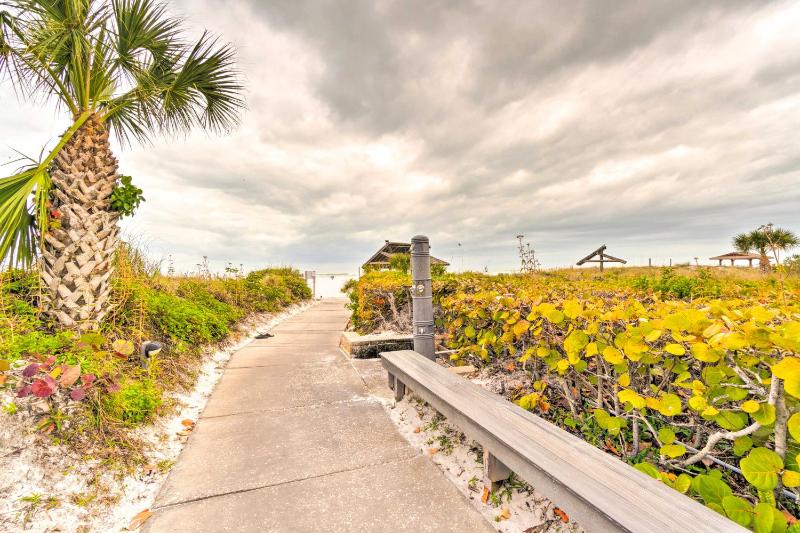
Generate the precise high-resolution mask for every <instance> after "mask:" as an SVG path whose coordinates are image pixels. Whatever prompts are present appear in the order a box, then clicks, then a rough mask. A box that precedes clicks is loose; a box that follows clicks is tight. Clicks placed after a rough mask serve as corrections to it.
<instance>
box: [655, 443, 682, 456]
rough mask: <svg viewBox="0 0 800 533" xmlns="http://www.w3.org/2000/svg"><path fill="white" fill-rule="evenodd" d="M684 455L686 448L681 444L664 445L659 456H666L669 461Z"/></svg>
mask: <svg viewBox="0 0 800 533" xmlns="http://www.w3.org/2000/svg"><path fill="white" fill-rule="evenodd" d="M685 454H686V447H685V446H684V445H683V444H666V445H664V446H662V447H661V455H666V456H667V457H669V458H670V459H675V458H676V457H680V456H681V455H685Z"/></svg>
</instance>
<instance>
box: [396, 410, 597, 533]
mask: <svg viewBox="0 0 800 533" xmlns="http://www.w3.org/2000/svg"><path fill="white" fill-rule="evenodd" d="M384 405H385V406H386V409H387V411H388V413H389V417H390V418H391V419H392V421H393V422H394V423H395V425H396V426H397V428H398V430H399V431H400V434H401V435H403V437H405V438H406V439H407V440H408V441H409V443H411V445H412V446H414V447H416V448H418V449H419V450H421V451H422V453H423V454H425V455H426V456H428V457H430V458H431V460H432V461H433V462H434V463H435V464H436V465H437V466H438V467H439V468H440V469H441V470H442V471H443V472H444V473H445V475H446V476H447V477H448V479H450V481H452V482H453V484H454V485H455V486H456V487H458V489H459V490H460V491H461V492H462V493H463V494H464V495H465V496H466V497H467V499H469V500H470V501H471V502H472V504H473V505H474V506H475V508H476V509H477V510H478V511H480V512H481V513H482V514H483V515H484V516H485V517H486V518H487V519H488V520H490V521H491V522H492V524H494V526H495V527H496V528H497V530H498V531H503V532H508V533H523V532H524V533H539V532H554V531H575V532H579V531H583V529H582V528H580V526H578V525H577V524H575V523H572V522H570V523H567V524H565V523H564V522H563V521H562V520H561V519H560V518H559V517H558V516H556V515H555V513H554V509H555V506H554V505H553V503H552V502H551V501H550V500H548V499H547V498H545V497H544V496H542V495H541V494H539V493H537V492H536V490H535V489H534V488H532V487H530V486H529V485H527V484H525V483H523V482H521V481H519V480H517V482H515V483H513V484H512V486H511V487H508V488H506V489H505V490H504V487H502V486H501V487H500V490H498V495H496V496H499V499H494V500H492V499H491V498H490V499H489V501H488V502H487V503H483V501H482V495H483V465H482V463H481V462H479V457H480V455H481V454H482V451H481V448H480V445H479V444H477V443H474V442H470V441H469V440H468V439H467V438H466V437H465V436H464V435H463V434H462V433H461V432H460V431H458V430H457V429H456V428H454V427H452V426H450V425H448V424H447V422H446V421H438V422H437V421H435V420H434V417H435V416H436V411H434V410H433V409H432V408H431V407H430V406H428V405H427V404H425V403H424V402H423V401H422V400H420V399H419V398H417V397H415V396H413V394H409V395H406V397H405V398H404V399H403V400H402V401H400V402H397V403H395V402H384ZM436 418H437V419H441V417H440V416H438V417H436ZM504 509H505V510H507V512H508V514H509V515H510V517H509V518H507V519H506V518H501V515H502V513H503V511H504Z"/></svg>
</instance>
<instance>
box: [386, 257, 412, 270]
mask: <svg viewBox="0 0 800 533" xmlns="http://www.w3.org/2000/svg"><path fill="white" fill-rule="evenodd" d="M389 268H391V269H392V270H398V271H400V272H402V273H403V274H408V271H409V270H411V255H410V254H394V255H392V257H390V258H389Z"/></svg>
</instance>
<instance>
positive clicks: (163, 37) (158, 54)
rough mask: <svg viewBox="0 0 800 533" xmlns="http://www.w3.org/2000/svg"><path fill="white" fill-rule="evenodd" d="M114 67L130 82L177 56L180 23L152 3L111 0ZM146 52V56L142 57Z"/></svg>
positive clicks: (180, 44)
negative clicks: (115, 63)
mask: <svg viewBox="0 0 800 533" xmlns="http://www.w3.org/2000/svg"><path fill="white" fill-rule="evenodd" d="M113 12H114V22H115V26H116V54H117V65H118V66H119V67H120V68H121V69H123V70H124V71H126V72H127V73H128V74H129V75H130V76H131V77H132V78H133V79H138V78H139V77H140V76H146V75H147V71H148V70H149V69H151V68H154V67H157V66H158V65H161V64H162V63H163V62H169V60H170V57H171V56H174V55H176V54H177V53H179V52H180V49H181V47H182V43H181V28H180V26H181V22H182V21H181V19H179V18H175V17H169V16H167V14H166V6H165V5H164V4H160V3H158V2H154V1H152V0H115V1H114V2H113ZM144 52H146V54H143V53H144Z"/></svg>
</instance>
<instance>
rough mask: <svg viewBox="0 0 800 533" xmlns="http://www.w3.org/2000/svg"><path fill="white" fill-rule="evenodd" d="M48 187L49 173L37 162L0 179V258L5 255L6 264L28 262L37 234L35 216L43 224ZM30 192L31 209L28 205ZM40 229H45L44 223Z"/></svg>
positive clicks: (34, 252) (33, 249) (34, 251)
mask: <svg viewBox="0 0 800 533" xmlns="http://www.w3.org/2000/svg"><path fill="white" fill-rule="evenodd" d="M49 190H50V176H49V174H48V173H47V172H46V171H45V170H43V169H41V168H39V167H38V166H36V167H33V168H29V169H26V170H24V171H22V172H20V173H19V174H15V175H14V176H10V177H8V178H3V179H0V258H5V259H6V260H7V261H8V262H9V263H10V264H17V265H22V266H25V267H29V266H30V265H31V263H32V260H33V257H34V256H35V255H36V240H37V235H38V234H39V231H38V230H39V228H38V227H37V224H36V219H38V220H41V221H43V222H44V223H45V224H46V222H47V220H48V216H47V192H48V191H49ZM32 194H34V205H33V206H32V207H33V209H32V210H33V212H31V211H29V206H28V203H29V198H30V197H31V195H32ZM34 213H35V215H36V216H34ZM42 229H43V230H44V231H46V230H47V228H46V227H45V228H42Z"/></svg>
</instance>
